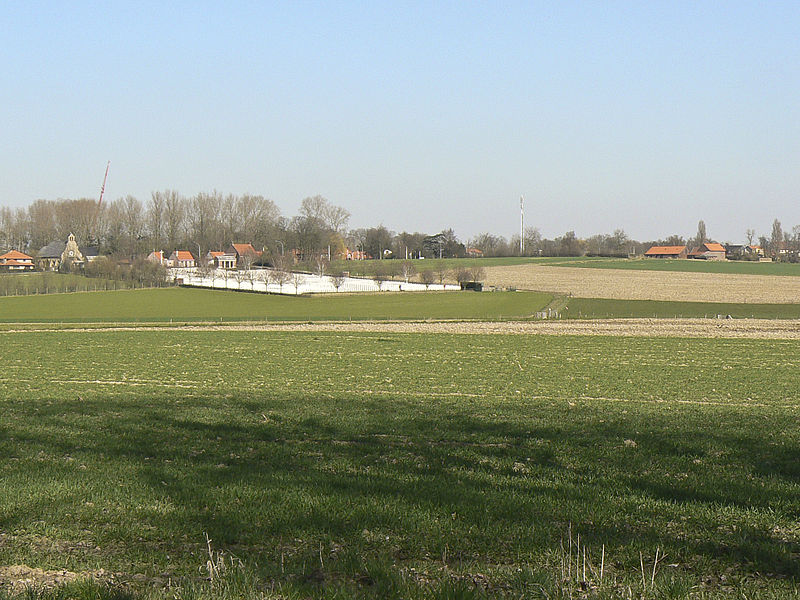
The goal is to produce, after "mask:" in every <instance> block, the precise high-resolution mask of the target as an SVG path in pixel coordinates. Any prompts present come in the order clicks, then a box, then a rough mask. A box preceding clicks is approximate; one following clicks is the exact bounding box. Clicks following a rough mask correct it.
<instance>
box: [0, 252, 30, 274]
mask: <svg viewBox="0 0 800 600" xmlns="http://www.w3.org/2000/svg"><path fill="white" fill-rule="evenodd" d="M0 271H8V272H16V271H33V257H31V256H28V255H27V254H23V253H22V252H18V251H16V250H11V251H10V252H6V253H5V254H3V255H0Z"/></svg>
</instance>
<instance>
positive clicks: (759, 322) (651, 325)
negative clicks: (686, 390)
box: [0, 319, 800, 339]
mask: <svg viewBox="0 0 800 600" xmlns="http://www.w3.org/2000/svg"><path fill="white" fill-rule="evenodd" d="M169 329H170V330H179V331H310V332H315V331H319V332H323V331H335V332H340V333H347V332H353V333H370V332H373V333H444V334H473V335H608V336H627V337H690V338H750V339H800V322H798V321H791V320H777V319H776V320H767V319H607V320H601V319H591V320H583V321H582V320H577V319H575V320H572V319H570V320H566V321H555V320H550V321H497V322H496V321H492V322H482V321H436V322H420V321H417V322H413V321H395V322H386V321H377V322H376V321H372V322H369V321H367V322H357V323H350V322H347V323H335V322H324V323H283V324H259V323H251V324H247V323H241V324H231V325H187V326H176V327H170V328H169ZM134 330H136V331H164V328H163V327H148V326H123V327H108V326H104V325H98V326H97V327H92V326H86V327H76V328H71V329H52V328H50V327H48V326H46V325H43V326H41V327H28V328H25V329H20V330H13V329H10V330H6V331H3V332H1V333H0V335H2V334H10V335H13V334H14V333H22V332H30V331H62V332H64V333H65V334H67V333H69V332H85V331H97V332H103V331H134Z"/></svg>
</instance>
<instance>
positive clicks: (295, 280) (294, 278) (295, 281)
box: [290, 271, 303, 296]
mask: <svg viewBox="0 0 800 600" xmlns="http://www.w3.org/2000/svg"><path fill="white" fill-rule="evenodd" d="M290 277H291V282H292V285H293V286H294V295H295V296H299V295H300V284H301V283H303V274H302V273H298V272H297V271H294V272H292V273H291V275H290Z"/></svg>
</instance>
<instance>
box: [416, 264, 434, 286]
mask: <svg viewBox="0 0 800 600" xmlns="http://www.w3.org/2000/svg"><path fill="white" fill-rule="evenodd" d="M419 280H420V281H421V282H422V283H424V284H425V289H426V290H427V289H428V288H429V287H430V285H431V284H432V283H433V282H434V281H435V280H436V275H434V273H433V271H432V270H431V269H423V270H422V271H420V273H419Z"/></svg>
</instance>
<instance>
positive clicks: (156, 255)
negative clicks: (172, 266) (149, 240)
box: [147, 250, 169, 266]
mask: <svg viewBox="0 0 800 600" xmlns="http://www.w3.org/2000/svg"><path fill="white" fill-rule="evenodd" d="M147 260H149V261H150V262H151V263H155V264H157V265H164V266H167V264H168V263H169V259H167V257H166V256H164V251H163V250H153V251H152V252H151V253H150V254H148V255H147Z"/></svg>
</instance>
